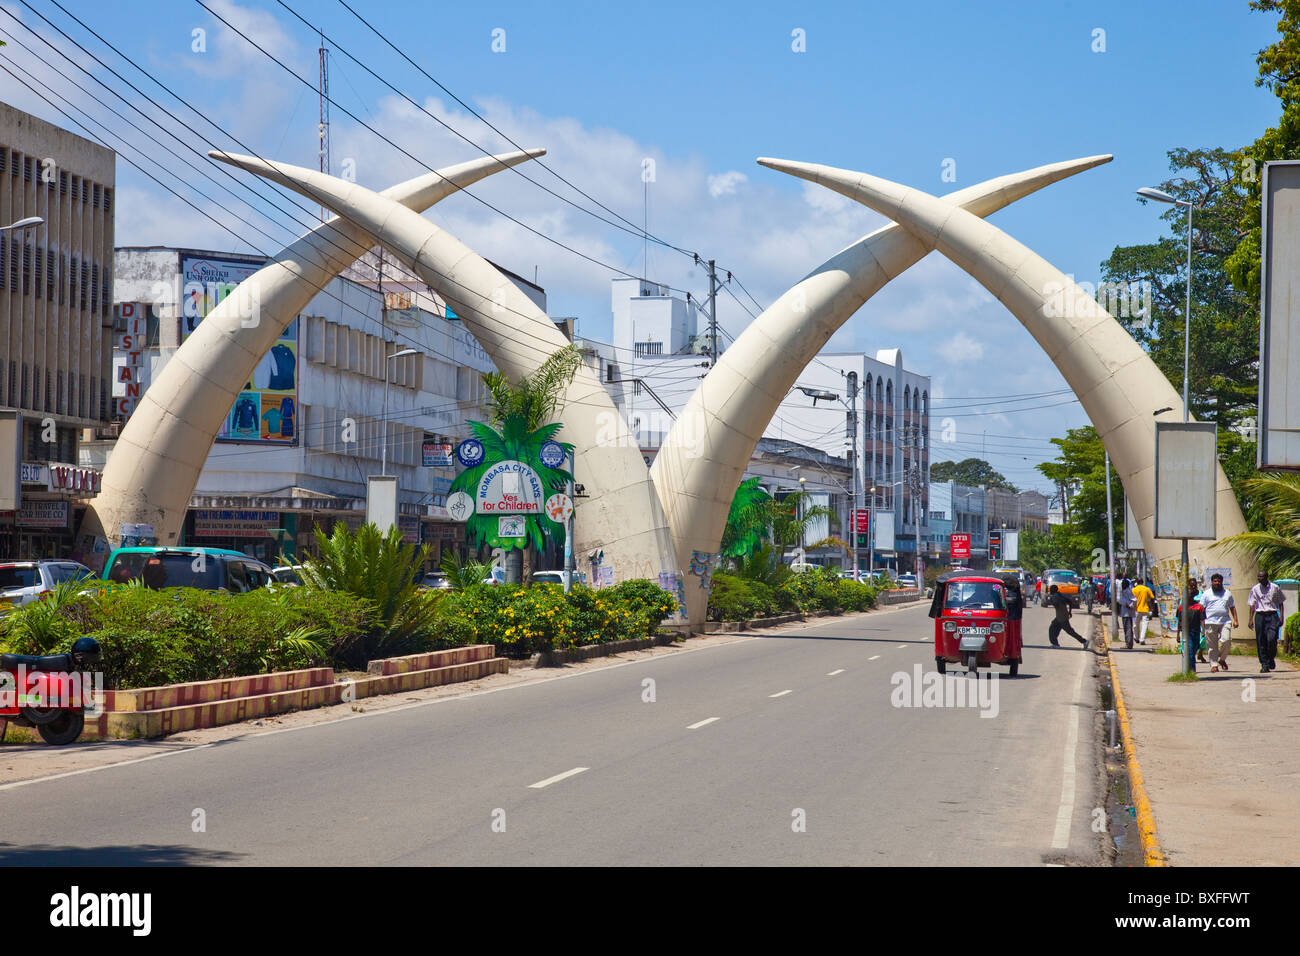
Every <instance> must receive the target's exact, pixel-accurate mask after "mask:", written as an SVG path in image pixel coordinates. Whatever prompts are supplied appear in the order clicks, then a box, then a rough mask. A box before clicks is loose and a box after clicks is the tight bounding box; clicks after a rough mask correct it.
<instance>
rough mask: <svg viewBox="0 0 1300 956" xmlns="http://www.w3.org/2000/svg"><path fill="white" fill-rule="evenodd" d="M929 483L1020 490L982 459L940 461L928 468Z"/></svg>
mask: <svg viewBox="0 0 1300 956" xmlns="http://www.w3.org/2000/svg"><path fill="white" fill-rule="evenodd" d="M930 480H931V481H955V482H957V484H959V485H968V486H970V487H978V486H980V485H985V486H987V487H989V488H1005V489H1006V490H1007V491H1012V492H1016V491H1019V490H1020V489H1019V488H1017V487H1016V486H1015V485H1013V484H1011V482H1009V481H1007V479H1006V478H1005V477H1003V476H1002V475H1001V474H999V473H998V472H996V471H994V470H993V466H992V465H990V464H989V463H988V462H987V461H985V460H984V459H982V458H966V459H963V460H962V461H940V462H935V463H934V464H932V465H931V466H930Z"/></svg>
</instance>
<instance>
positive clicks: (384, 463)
mask: <svg viewBox="0 0 1300 956" xmlns="http://www.w3.org/2000/svg"><path fill="white" fill-rule="evenodd" d="M414 354H415V349H402V350H401V351H400V352H394V353H393V354H392V355H390V356H388V357H387V358H386V359H384V412H383V415H382V417H381V419H380V423H379V427H380V443H381V444H382V445H383V448H382V449H381V450H380V452H379V456H380V457H379V473H380V474H381V475H384V476H387V474H388V368H389V365H388V363H389V362H391V361H392V360H393V359H395V358H401V357H402V356H403V355H414Z"/></svg>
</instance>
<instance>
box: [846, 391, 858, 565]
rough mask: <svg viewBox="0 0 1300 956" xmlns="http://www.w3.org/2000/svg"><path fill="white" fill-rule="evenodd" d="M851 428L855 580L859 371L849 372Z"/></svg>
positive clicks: (851, 500)
mask: <svg viewBox="0 0 1300 956" xmlns="http://www.w3.org/2000/svg"><path fill="white" fill-rule="evenodd" d="M846 377H847V378H848V383H849V428H850V429H851V430H852V432H853V435H852V447H851V451H850V454H852V456H853V458H852V460H851V463H850V466H849V533H850V534H851V535H852V539H851V540H852V543H853V580H854V581H856V580H857V579H858V505H857V501H858V373H857V372H849V373H848V375H847V376H846Z"/></svg>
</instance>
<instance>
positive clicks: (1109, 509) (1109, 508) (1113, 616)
mask: <svg viewBox="0 0 1300 956" xmlns="http://www.w3.org/2000/svg"><path fill="white" fill-rule="evenodd" d="M1106 556H1107V558H1108V560H1109V561H1110V581H1109V582H1108V588H1107V589H1108V590H1109V591H1110V633H1111V636H1112V637H1114V636H1115V635H1116V633H1117V629H1118V628H1119V605H1118V603H1117V601H1118V595H1117V594H1116V593H1115V592H1116V590H1118V589H1117V588H1116V586H1115V584H1116V582H1115V508H1114V506H1113V505H1112V504H1111V501H1110V452H1106Z"/></svg>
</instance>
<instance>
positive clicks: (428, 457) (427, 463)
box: [421, 441, 455, 468]
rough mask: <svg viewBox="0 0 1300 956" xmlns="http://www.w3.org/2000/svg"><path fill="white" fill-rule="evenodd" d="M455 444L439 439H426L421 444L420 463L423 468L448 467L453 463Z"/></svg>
mask: <svg viewBox="0 0 1300 956" xmlns="http://www.w3.org/2000/svg"><path fill="white" fill-rule="evenodd" d="M454 454H455V446H453V445H451V444H449V443H445V442H439V441H426V442H425V443H424V444H423V446H422V455H421V464H422V465H423V466H424V467H425V468H450V467H451V466H452V465H454V464H455V459H454V457H453V456H454Z"/></svg>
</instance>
